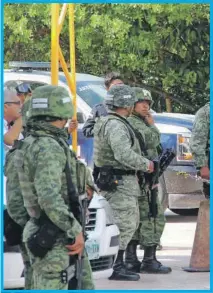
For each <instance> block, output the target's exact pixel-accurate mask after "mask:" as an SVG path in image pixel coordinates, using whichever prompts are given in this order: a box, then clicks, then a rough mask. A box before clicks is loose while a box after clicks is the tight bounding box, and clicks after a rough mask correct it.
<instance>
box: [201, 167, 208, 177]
mask: <svg viewBox="0 0 213 293" xmlns="http://www.w3.org/2000/svg"><path fill="white" fill-rule="evenodd" d="M200 176H201V178H203V179H207V180H209V179H210V172H209V168H208V167H207V166H206V167H202V168H201V169H200Z"/></svg>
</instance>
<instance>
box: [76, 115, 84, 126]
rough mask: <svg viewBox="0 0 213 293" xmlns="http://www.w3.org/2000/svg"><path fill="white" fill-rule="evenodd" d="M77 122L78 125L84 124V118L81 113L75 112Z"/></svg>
mask: <svg viewBox="0 0 213 293" xmlns="http://www.w3.org/2000/svg"><path fill="white" fill-rule="evenodd" d="M77 121H78V123H79V124H81V123H84V122H85V116H84V114H83V113H82V112H77Z"/></svg>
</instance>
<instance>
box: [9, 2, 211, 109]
mask: <svg viewBox="0 0 213 293" xmlns="http://www.w3.org/2000/svg"><path fill="white" fill-rule="evenodd" d="M209 8H210V7H209V5H207V4H95V5H94V4H93V5H92V4H76V5H75V27H76V57H77V58H76V65H77V70H78V72H87V73H90V74H94V75H104V74H105V73H106V72H109V71H112V70H116V71H120V72H121V73H122V74H123V77H124V80H125V81H126V82H127V83H129V84H130V85H137V86H146V87H147V88H148V89H151V91H152V94H153V96H154V99H155V102H156V103H155V107H156V109H157V108H159V109H161V110H165V99H164V97H165V96H170V97H171V98H172V99H174V100H175V102H174V103H173V110H174V111H180V112H188V113H194V111H195V110H197V109H198V108H199V107H200V106H202V105H203V104H204V103H205V102H206V101H207V100H209V35H210V34H209ZM50 22H51V18H50V4H6V5H5V27H4V28H5V30H4V31H5V40H4V43H5V64H7V63H8V61H10V60H29V61H49V60H50ZM68 29H69V26H68V20H67V19H66V21H65V24H64V27H63V30H62V35H61V37H60V44H61V47H62V49H63V52H64V56H65V58H66V60H68V59H69V38H68ZM176 101H179V102H176ZM192 105H193V106H194V109H193V107H192Z"/></svg>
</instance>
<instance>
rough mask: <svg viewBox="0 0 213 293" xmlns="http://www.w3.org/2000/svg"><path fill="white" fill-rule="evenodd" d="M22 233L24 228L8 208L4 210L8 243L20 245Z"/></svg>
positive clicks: (5, 233)
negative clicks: (12, 216) (13, 217)
mask: <svg viewBox="0 0 213 293" xmlns="http://www.w3.org/2000/svg"><path fill="white" fill-rule="evenodd" d="M22 233H23V228H22V227H21V226H20V225H19V224H17V223H16V222H15V221H14V220H13V219H12V218H11V217H10V215H9V214H8V211H7V210H4V237H5V239H6V242H7V245H9V246H15V245H20V244H21V243H22Z"/></svg>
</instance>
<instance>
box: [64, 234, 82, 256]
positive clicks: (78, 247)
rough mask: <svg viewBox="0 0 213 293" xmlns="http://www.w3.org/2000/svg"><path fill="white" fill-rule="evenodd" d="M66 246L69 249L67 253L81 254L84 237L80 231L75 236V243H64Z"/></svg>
mask: <svg viewBox="0 0 213 293" xmlns="http://www.w3.org/2000/svg"><path fill="white" fill-rule="evenodd" d="M66 248H68V250H69V252H68V254H69V255H76V254H78V255H82V253H83V250H84V237H83V234H82V232H81V233H79V234H78V235H77V236H76V238H75V243H74V244H72V245H66Z"/></svg>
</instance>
